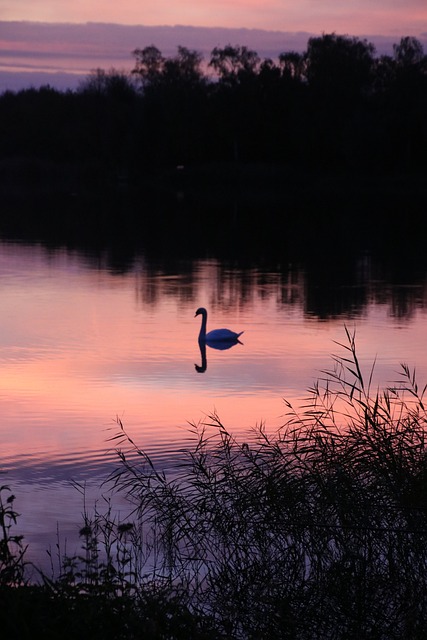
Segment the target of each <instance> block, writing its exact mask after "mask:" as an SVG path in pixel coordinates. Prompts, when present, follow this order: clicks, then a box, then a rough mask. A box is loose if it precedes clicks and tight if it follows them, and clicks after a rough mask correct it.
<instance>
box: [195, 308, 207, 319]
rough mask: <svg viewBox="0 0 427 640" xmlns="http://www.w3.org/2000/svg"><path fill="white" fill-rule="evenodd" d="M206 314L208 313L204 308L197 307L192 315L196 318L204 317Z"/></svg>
mask: <svg viewBox="0 0 427 640" xmlns="http://www.w3.org/2000/svg"><path fill="white" fill-rule="evenodd" d="M207 314H208V312H207V311H206V309H205V308H204V307H199V308H198V309H197V311H196V313H195V314H194V317H196V316H200V315H202V316H206V315H207Z"/></svg>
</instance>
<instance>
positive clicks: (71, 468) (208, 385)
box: [0, 244, 427, 539]
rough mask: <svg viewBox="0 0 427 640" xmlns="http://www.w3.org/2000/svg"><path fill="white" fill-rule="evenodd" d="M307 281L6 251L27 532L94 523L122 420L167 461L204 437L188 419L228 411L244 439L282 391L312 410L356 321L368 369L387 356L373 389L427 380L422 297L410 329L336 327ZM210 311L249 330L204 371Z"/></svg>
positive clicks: (11, 372)
mask: <svg viewBox="0 0 427 640" xmlns="http://www.w3.org/2000/svg"><path fill="white" fill-rule="evenodd" d="M242 283H243V284H242ZM304 287H305V283H304V278H303V276H302V275H301V274H299V275H298V274H297V275H295V274H294V275H292V277H291V276H290V277H289V279H288V280H287V281H285V282H284V281H283V278H281V277H280V276H279V274H276V273H260V272H258V271H256V270H253V271H248V272H247V273H244V274H243V273H242V272H240V271H237V270H232V269H230V270H225V271H224V270H222V269H221V265H220V264H219V263H217V262H215V261H206V262H200V263H198V264H196V265H194V268H193V269H191V270H187V271H185V270H183V271H182V273H170V272H169V273H167V272H165V271H164V270H162V269H160V268H158V269H153V268H152V267H151V265H147V264H145V263H144V261H143V260H142V259H141V260H136V261H135V264H134V266H133V268H132V269H130V270H129V271H126V272H121V273H117V272H116V273H114V272H112V271H111V270H110V269H109V268H108V266H107V265H106V264H105V263H104V262H103V261H102V259H98V260H97V261H95V260H94V259H93V257H90V256H84V255H82V254H77V253H69V252H67V251H65V250H58V251H51V252H47V251H46V250H45V249H43V248H41V247H37V246H32V247H29V246H24V245H13V244H12V245H8V244H1V245H0V295H1V299H2V312H1V313H0V409H1V415H2V421H1V423H0V438H1V443H2V453H1V458H0V469H3V470H5V471H7V475H6V477H5V481H6V482H7V484H9V485H11V486H12V487H14V491H15V493H17V497H18V502H17V508H18V510H19V511H21V512H23V513H25V515H24V517H23V524H24V529H25V530H24V534H25V535H26V536H29V539H31V536H33V537H34V536H40V535H41V534H40V531H39V529H38V526H39V525H38V523H40V526H41V527H42V528H43V531H44V527H45V525H46V522H47V521H48V522H49V523H50V524H49V527H51V524H52V522H61V521H62V522H67V523H70V522H77V523H78V522H79V517H80V512H81V508H80V509H77V510H75V507H76V502H78V500H79V496H76V495H75V490H74V489H73V488H72V487H71V485H70V481H71V480H72V479H77V480H79V481H88V482H92V483H94V486H99V485H100V484H101V482H102V480H104V479H105V478H106V477H107V476H108V473H109V472H111V470H112V469H113V468H114V466H115V465H116V464H117V459H116V455H115V452H114V442H109V438H111V436H112V435H114V434H115V433H117V431H118V426H117V424H116V417H119V418H120V419H121V420H122V421H123V423H124V425H125V427H126V429H127V430H128V432H129V434H130V435H131V436H132V438H134V440H135V441H136V442H137V444H138V446H140V447H141V448H144V449H146V450H147V451H148V452H149V453H150V455H152V456H153V459H154V460H155V461H156V462H157V463H158V464H161V465H164V466H168V465H171V464H173V460H174V457H175V456H177V455H178V454H179V451H180V450H181V449H182V448H183V447H185V446H188V445H189V444H191V440H190V433H189V423H196V424H197V423H199V422H200V421H204V420H207V421H209V415H210V414H212V413H214V412H216V413H217V414H218V415H219V417H220V418H221V420H222V421H223V423H224V424H225V426H226V427H227V428H228V429H230V430H231V431H232V432H233V433H234V434H236V435H237V436H239V437H242V438H244V439H245V440H246V439H247V438H248V437H249V434H250V430H251V429H252V428H253V427H254V426H255V425H256V424H259V423H261V422H265V423H266V425H267V428H268V429H271V430H274V429H276V428H278V427H280V426H281V425H283V423H284V422H285V421H286V419H287V418H286V411H287V409H286V406H285V404H284V402H283V398H286V399H287V400H289V401H291V402H292V403H294V404H296V405H298V403H301V402H302V401H303V399H304V398H306V397H307V389H308V388H309V387H310V386H311V385H312V384H313V382H314V381H315V380H316V379H317V378H318V377H319V375H322V373H321V372H322V371H323V370H324V369H327V368H329V367H331V365H332V361H331V354H332V353H342V348H341V347H339V346H338V345H337V344H336V342H335V341H338V342H344V341H345V331H344V323H346V324H347V326H348V327H349V329H350V330H353V329H355V330H356V336H357V338H356V342H357V345H358V349H359V357H360V362H361V364H362V367H363V368H364V370H365V371H366V373H367V375H369V372H370V368H371V365H372V363H373V361H374V359H375V358H376V359H377V364H376V370H375V375H374V384H384V383H386V382H388V381H391V380H394V379H395V378H396V373H395V372H396V369H397V368H398V365H399V362H401V361H405V362H408V364H409V365H410V366H416V367H417V371H418V375H419V378H420V383H423V381H424V382H425V380H426V379H427V375H426V374H427V350H426V346H425V331H426V312H425V306H424V304H423V302H422V299H420V302H419V304H418V306H417V307H416V308H415V310H414V311H413V313H412V315H411V319H410V321H404V320H402V321H396V319H395V318H393V317H392V316H391V314H390V303H389V302H388V301H387V300H384V301H381V302H380V303H378V302H373V303H369V304H368V305H367V306H366V308H365V309H364V312H363V313H361V314H359V315H358V316H354V317H350V318H334V319H329V320H324V321H321V320H319V319H317V318H315V317H314V316H311V315H307V314H306V313H305V311H304V296H305V291H304ZM199 306H206V307H207V308H208V309H209V328H216V327H223V326H226V327H230V328H236V329H238V330H239V331H240V330H244V332H245V333H244V334H243V336H242V342H243V344H242V345H240V344H239V345H236V346H234V347H233V348H232V349H229V350H226V351H218V350H215V349H210V348H209V347H208V348H207V350H206V359H207V363H206V364H207V366H206V371H205V372H204V373H202V374H200V373H197V371H196V370H195V367H194V365H195V363H200V355H201V354H200V350H199V345H198V340H197V338H198V333H199V327H200V324H199V319H198V318H194V313H195V310H196V309H197V307H199ZM6 482H5V483H6ZM15 487H18V489H19V490H18V489H15ZM71 505H72V506H71ZM42 523H43V525H42ZM67 526H68V525H67ZM51 534H52V535H54V534H55V528H54V529H53V530H52V531H51Z"/></svg>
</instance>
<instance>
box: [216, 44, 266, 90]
mask: <svg viewBox="0 0 427 640" xmlns="http://www.w3.org/2000/svg"><path fill="white" fill-rule="evenodd" d="M259 64H260V58H259V56H258V54H257V52H256V51H253V50H252V49H248V47H245V46H234V47H233V46H232V45H231V44H228V45H227V46H225V47H223V48H221V47H215V48H214V49H213V50H212V52H211V59H210V61H209V65H208V66H209V67H212V68H213V69H214V71H215V72H216V73H217V74H218V76H219V78H220V80H221V81H222V82H224V83H229V84H234V83H236V82H242V81H244V80H245V79H246V78H248V77H252V76H254V75H255V74H256V72H257V71H258V67H259Z"/></svg>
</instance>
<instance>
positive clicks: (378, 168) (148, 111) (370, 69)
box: [0, 33, 427, 224]
mask: <svg viewBox="0 0 427 640" xmlns="http://www.w3.org/2000/svg"><path fill="white" fill-rule="evenodd" d="M132 55H133V57H134V59H135V67H134V69H133V71H132V72H131V73H129V74H126V73H124V72H120V71H117V70H115V69H110V70H103V69H97V70H94V71H93V73H92V74H91V75H90V76H88V77H87V79H86V80H85V81H84V82H82V83H81V85H80V87H79V88H78V89H77V90H74V91H71V90H70V91H65V92H61V91H59V90H56V89H54V88H52V87H51V86H49V85H47V86H43V87H41V88H39V89H27V90H22V91H18V92H11V91H6V92H4V93H3V94H1V95H0V189H1V192H2V196H3V199H5V202H6V203H7V206H8V208H9V211H12V208H13V205H14V204H15V203H19V202H20V201H22V200H24V201H26V202H27V203H28V202H30V203H31V201H32V200H33V199H34V198H35V199H36V200H37V198H40V200H41V201H40V202H39V203H37V202H36V203H35V204H36V205H37V204H38V205H39V206H40V207H42V206H43V201H42V197H43V196H44V197H46V198H47V199H48V198H49V197H57V198H61V199H72V198H79V197H84V196H92V197H93V196H96V195H97V196H98V197H99V196H100V195H101V194H102V193H103V192H105V194H106V198H108V197H109V195H110V194H111V193H113V192H116V193H117V194H122V195H123V194H126V193H127V194H134V195H135V197H139V198H140V205H142V204H143V201H144V197H147V198H148V199H150V198H152V199H155V198H157V197H159V196H164V195H167V194H168V193H169V194H175V195H177V193H178V194H181V195H182V193H184V194H185V193H189V194H194V193H199V194H200V193H201V192H205V194H206V199H207V200H209V199H210V198H211V197H212V195H214V196H215V197H216V198H218V200H219V201H220V202H221V200H222V199H225V200H228V199H230V197H233V196H235V195H236V193H237V194H240V196H242V193H243V194H244V193H247V192H248V191H249V193H251V197H252V195H255V196H257V195H258V197H259V200H260V202H261V203H262V202H264V199H265V198H266V197H267V198H268V197H269V194H270V197H271V199H272V200H276V201H281V200H282V198H283V195H284V194H287V195H288V194H289V195H290V196H291V198H292V199H293V200H294V201H296V202H297V203H298V202H301V203H302V204H303V203H304V201H305V198H309V202H314V203H315V202H316V194H317V191H318V190H319V189H320V192H321V193H323V195H329V196H330V197H331V199H332V201H333V198H334V195H335V193H336V191H337V190H338V191H340V186H341V185H342V188H343V189H347V188H348V187H349V185H350V186H351V185H352V184H353V186H354V193H355V195H357V194H358V193H359V188H358V186H357V185H359V186H360V188H361V193H362V195H363V194H364V193H366V194H368V195H369V194H373V195H374V196H375V195H376V194H377V193H380V194H381V196H382V197H384V198H386V199H387V194H390V193H391V192H392V191H395V190H396V189H398V186H397V185H400V188H401V189H403V190H404V192H405V195H406V196H408V195H411V194H412V196H413V198H415V196H416V193H415V192H416V191H418V197H419V203H421V202H423V201H424V198H425V186H424V185H425V180H424V177H425V173H426V170H427V156H426V154H425V149H426V147H427V128H426V123H425V113H426V109H427V55H425V53H424V51H423V47H422V45H421V43H420V42H419V41H418V40H417V39H416V38H413V37H403V38H401V40H400V41H399V42H397V43H396V44H395V45H394V47H393V55H392V56H385V55H380V56H377V55H376V52H375V47H374V45H373V44H372V43H370V42H369V41H367V40H362V39H360V38H356V37H350V36H347V35H346V36H342V35H337V34H335V33H332V34H323V35H322V36H321V37H313V38H310V39H309V41H308V44H307V49H306V51H305V52H303V53H296V52H293V51H288V52H283V53H280V54H279V55H278V58H277V60H271V59H261V58H260V57H259V56H258V54H257V52H256V51H253V50H250V49H248V48H247V47H245V46H239V45H235V46H232V45H227V46H225V47H223V48H218V47H216V48H215V49H213V51H212V52H211V56H210V59H209V61H205V60H203V58H202V56H201V54H200V53H198V52H197V51H195V50H190V49H187V48H186V47H182V46H178V48H177V54H176V55H175V56H172V57H164V56H163V55H162V53H161V51H160V50H159V49H157V47H156V46H154V45H150V46H147V47H145V48H143V49H136V50H135V51H133V52H132ZM206 69H207V70H208V72H207V71H206ZM212 74H213V75H212ZM294 183H296V184H295V186H294ZM36 209H37V206H36ZM6 213H7V212H6ZM34 215H36V212H34ZM57 215H58V217H59V218H61V217H64V216H66V215H67V214H66V212H62V211H61V213H58V214H57ZM70 215H71V214H70ZM12 217H13V216H12V213H11V214H10V218H12ZM277 222H278V224H280V219H279V220H278V221H277Z"/></svg>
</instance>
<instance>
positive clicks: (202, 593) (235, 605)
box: [0, 329, 427, 640]
mask: <svg viewBox="0 0 427 640" xmlns="http://www.w3.org/2000/svg"><path fill="white" fill-rule="evenodd" d="M338 346H339V348H340V350H341V351H340V353H341V355H337V356H333V357H332V366H331V368H330V369H329V370H326V371H324V372H323V373H322V374H321V376H320V377H319V379H318V380H317V381H316V382H315V384H314V385H313V387H312V388H311V389H310V390H309V397H308V399H307V401H306V402H304V403H303V404H302V406H301V407H300V408H298V409H296V408H294V407H293V406H292V405H291V404H290V403H288V402H285V406H286V415H285V418H284V424H283V425H282V426H281V427H280V428H279V429H278V430H277V431H275V432H274V433H270V432H269V431H268V430H267V428H266V427H265V425H258V426H257V427H255V428H254V429H253V432H252V434H251V436H250V437H249V438H248V439H247V441H246V442H240V441H239V440H237V439H236V438H235V437H234V436H233V435H232V433H231V430H228V429H227V428H226V427H225V426H224V425H223V424H222V422H221V420H220V418H219V416H218V415H216V414H213V415H211V416H210V417H209V418H208V419H207V420H205V421H204V422H203V423H201V424H193V425H191V427H190V430H191V432H192V435H193V439H194V441H193V444H192V446H190V447H189V448H187V449H186V451H185V452H184V455H183V459H182V462H181V464H180V466H179V467H178V468H177V469H175V470H174V471H173V472H171V473H166V472H165V471H163V470H159V469H157V468H156V466H155V464H154V462H153V461H152V460H151V459H150V457H149V455H148V454H147V453H146V452H145V451H143V450H142V449H140V448H139V447H138V445H137V444H136V443H135V442H134V441H133V440H132V439H131V437H130V436H129V435H128V434H127V432H126V429H125V427H124V425H123V424H122V422H120V421H118V424H117V431H116V433H115V434H114V435H113V437H112V438H111V441H112V442H113V443H114V445H115V446H116V448H117V454H118V458H119V464H118V467H117V469H116V471H115V472H114V473H113V474H112V476H111V478H110V479H109V482H110V483H111V484H110V485H109V488H110V489H111V499H113V497H114V493H115V492H117V491H118V492H120V493H125V494H126V496H127V497H128V499H129V501H130V503H131V504H132V505H133V513H132V515H131V516H130V517H129V518H128V519H127V520H126V522H119V521H118V520H117V518H116V517H113V515H112V510H111V503H110V502H109V501H107V508H106V510H105V513H101V512H100V511H99V510H95V512H94V514H92V515H90V514H89V513H87V512H86V511H85V514H84V522H83V527H82V528H81V531H80V535H81V538H82V553H80V554H79V555H77V556H73V557H66V556H63V557H62V558H61V570H60V575H59V577H58V578H55V579H53V578H52V579H48V578H46V576H45V577H44V586H43V589H44V591H43V594H44V598H45V600H41V599H40V596H38V597H37V598H36V600H35V604H36V606H37V610H38V611H39V610H40V609H41V610H42V613H43V612H44V616H45V617H44V618H43V622H44V623H45V621H46V608H48V609H49V611H51V610H53V609H52V602H54V603H55V606H56V609H54V610H55V611H57V612H58V611H59V612H62V614H63V616H62V622H61V624H62V623H63V618H64V616H65V619H66V620H69V622H68V624H69V625H70V629H73V631H75V632H76V633H77V631H79V632H80V631H82V628H83V627H78V626H77V627H76V624H77V625H78V620H79V619H80V618H81V620H82V625H84V624H85V625H86V629H90V630H91V633H92V632H93V629H97V630H98V631H97V633H101V632H102V634H103V635H102V637H103V638H107V637H114V638H122V637H126V638H137V637H141V636H140V635H138V634H140V633H142V630H143V631H144V633H145V636H144V637H147V638H188V637H192V638H193V637H194V638H229V639H236V640H238V639H248V640H249V639H250V640H252V639H255V638H263V639H264V638H289V639H292V638H295V639H296V638H298V640H299V639H307V640H308V639H310V640H312V639H313V638H319V639H322V640H323V639H329V638H330V639H335V638H358V639H359V638H369V639H371V638H378V639H384V640H385V639H387V640H389V639H397V638H403V637H404V638H409V639H418V638H420V639H421V638H424V637H426V633H427V596H426V594H427V493H426V488H427V447H426V410H425V404H424V394H425V391H426V387H423V388H419V387H418V384H417V381H416V376H415V372H412V371H411V370H410V369H409V367H408V366H407V365H405V364H402V365H401V367H400V370H399V372H398V374H397V376H396V377H397V379H396V381H394V382H392V383H391V384H389V385H388V386H386V388H385V389H383V390H381V389H379V388H374V385H373V380H374V371H375V363H374V364H373V365H372V366H371V368H370V369H369V370H368V372H367V374H365V373H364V372H363V371H362V369H363V367H362V366H361V364H360V362H359V358H358V355H357V351H356V340H355V334H354V333H351V332H350V331H348V330H347V329H346V340H345V341H344V343H342V344H339V345H338ZM11 504H12V503H11V502H8V503H6V504H5V503H0V508H1V510H2V513H3V520H2V522H3V523H4V522H5V517H6V520H7V521H8V522H9V520H10V519H12V520H13V521H15V519H16V514H15V512H14V510H13V509H12V506H11ZM2 532H3V542H2V546H1V547H0V550H1V555H0V561H1V563H2V564H0V586H1V587H2V594H3V597H4V593H5V591H4V588H5V586H14V585H15V586H16V584H17V583H18V582H21V583H22V575H23V574H22V571H21V569H22V567H23V563H24V559H23V553H22V550H23V546H22V541H21V538H20V537H17V538H15V537H13V536H12V534H11V532H10V527H8V526H6V527H5V526H3V529H2ZM13 544H14V545H15V546H16V544H17V545H18V546H17V549H18V555H17V556H15V555H14V553H13V550H12V546H11V545H13ZM15 557H16V562H15V560H14V558H15ZM12 583H14V585H13V584H12ZM7 593H8V594H9V595H8V597H9V596H10V592H7ZM13 603H14V606H15V607H17V606H18V605H17V604H16V602H15V601H13ZM13 603H12V604H13ZM41 603H42V605H43V606H41ZM58 603H59V604H58ZM70 603H71V604H70ZM18 604H19V607H18V608H19V610H21V608H22V600H21V601H18ZM70 607H71V608H70ZM27 608H28V607H27ZM10 610H11V606H9V607H8V612H10ZM70 611H71V612H72V617H71V619H69V615H70ZM76 612H77V613H78V614H79V615H78V616H77V615H76ZM32 615H33V616H34V611H33V612H32ZM58 615H59V614H58ZM79 616H80V618H79ZM9 618H10V614H9ZM15 619H16V620H22V616H21V617H20V616H19V615H18V614H17V615H16V618H15ZM58 620H59V618H58ZM88 620H89V622H88ZM8 622H9V619H8ZM89 623H90V624H89ZM88 624H89V626H88ZM4 627H5V623H4V621H3V620H2V628H4ZM53 628H56V627H55V626H54V627H53ZM14 629H15V630H16V629H18V631H19V633H20V634H21V635H19V634H18V635H16V637H26V636H25V634H24V635H22V625H21V626H19V625H18V626H17V627H15V628H14ZM93 633H94V632H93ZM11 637H15V636H13V635H12V636H11ZM70 637H71V636H70ZM73 637H74V636H73ZM82 637H83V636H82ZM84 637H86V636H84ZM91 637H98V636H96V635H92V636H91Z"/></svg>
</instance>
